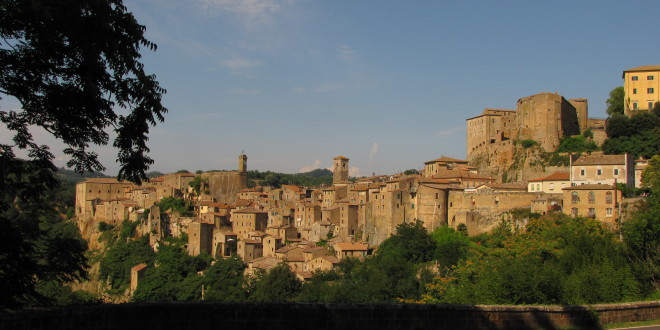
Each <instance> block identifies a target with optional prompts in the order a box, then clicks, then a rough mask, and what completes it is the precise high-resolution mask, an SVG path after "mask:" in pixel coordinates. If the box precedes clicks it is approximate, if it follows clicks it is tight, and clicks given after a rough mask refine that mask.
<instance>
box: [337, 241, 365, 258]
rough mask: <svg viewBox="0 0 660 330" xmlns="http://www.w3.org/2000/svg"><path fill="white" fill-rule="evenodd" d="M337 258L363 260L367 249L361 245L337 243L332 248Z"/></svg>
mask: <svg viewBox="0 0 660 330" xmlns="http://www.w3.org/2000/svg"><path fill="white" fill-rule="evenodd" d="M333 248H334V249H335V253H336V254H337V258H339V259H340V260H341V259H345V258H360V259H363V258H364V257H366V256H367V253H368V252H369V247H367V245H366V244H363V243H337V244H335V245H334V246H333Z"/></svg>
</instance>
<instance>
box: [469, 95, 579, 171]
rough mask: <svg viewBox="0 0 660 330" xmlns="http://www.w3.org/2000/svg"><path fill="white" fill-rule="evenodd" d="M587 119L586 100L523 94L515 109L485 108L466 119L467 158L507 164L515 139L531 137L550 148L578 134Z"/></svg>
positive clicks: (495, 163)
mask: <svg viewBox="0 0 660 330" xmlns="http://www.w3.org/2000/svg"><path fill="white" fill-rule="evenodd" d="M588 121H589V120H588V105H587V100H586V99H572V100H566V99H564V98H563V97H562V96H561V95H558V94H552V93H540V94H536V95H532V96H528V97H523V98H521V99H519V100H518V102H517V105H516V110H506V109H489V108H487V109H485V110H484V112H483V113H482V114H481V115H479V116H476V117H472V118H468V119H467V120H466V125H467V155H468V160H469V161H470V163H473V162H474V161H475V159H477V158H485V159H487V160H488V163H489V164H491V165H499V166H508V165H509V164H511V162H512V160H513V150H514V144H513V143H514V142H515V141H519V140H534V141H536V142H537V143H538V144H539V145H540V147H541V148H542V149H543V150H545V151H554V150H555V149H556V148H557V147H558V146H559V142H560V140H561V139H562V138H564V137H568V136H572V135H578V134H581V132H582V130H583V129H584V128H586V127H588V126H589V122H588Z"/></svg>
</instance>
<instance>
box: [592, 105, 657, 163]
mask: <svg viewBox="0 0 660 330" xmlns="http://www.w3.org/2000/svg"><path fill="white" fill-rule="evenodd" d="M606 132H607V140H605V142H604V143H603V147H602V148H603V151H604V152H605V153H606V154H610V155H615V154H624V153H626V152H627V153H630V154H632V155H633V156H635V157H639V156H642V157H645V158H651V157H653V155H658V154H660V102H659V103H656V105H655V107H654V108H653V109H652V110H651V111H637V112H634V113H633V115H632V116H631V117H628V116H625V115H623V114H618V113H615V114H612V115H611V116H610V117H609V118H608V119H607V125H606Z"/></svg>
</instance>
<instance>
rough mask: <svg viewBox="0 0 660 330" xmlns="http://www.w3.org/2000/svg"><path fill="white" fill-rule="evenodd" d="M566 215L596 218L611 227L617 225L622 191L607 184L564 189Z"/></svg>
mask: <svg viewBox="0 0 660 330" xmlns="http://www.w3.org/2000/svg"><path fill="white" fill-rule="evenodd" d="M563 191H564V194H563V200H564V214H568V215H571V216H574V217H585V218H595V219H596V220H598V221H600V222H602V223H605V224H607V225H609V226H611V227H615V226H616V225H617V220H616V219H617V218H618V217H619V207H618V204H619V203H620V202H621V200H622V198H623V195H622V193H621V190H618V189H616V188H615V187H614V186H611V185H607V184H585V185H579V186H573V187H566V188H564V189H563Z"/></svg>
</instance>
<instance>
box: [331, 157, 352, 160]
mask: <svg viewBox="0 0 660 330" xmlns="http://www.w3.org/2000/svg"><path fill="white" fill-rule="evenodd" d="M333 159H346V160H349V159H348V158H346V157H344V156H339V157H335V158H333Z"/></svg>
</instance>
